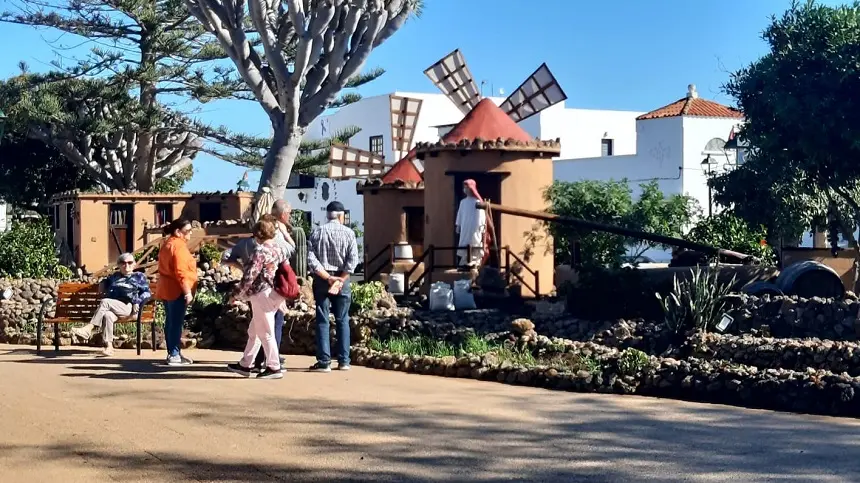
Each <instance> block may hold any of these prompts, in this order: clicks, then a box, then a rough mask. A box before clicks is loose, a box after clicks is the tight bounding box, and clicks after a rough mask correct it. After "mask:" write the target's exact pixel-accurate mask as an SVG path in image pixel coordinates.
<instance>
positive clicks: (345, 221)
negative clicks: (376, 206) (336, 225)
mask: <svg viewBox="0 0 860 483" xmlns="http://www.w3.org/2000/svg"><path fill="white" fill-rule="evenodd" d="M350 223H352V221H351V220H350V218H349V210H345V211H344V212H343V224H344V225H349V224H350Z"/></svg>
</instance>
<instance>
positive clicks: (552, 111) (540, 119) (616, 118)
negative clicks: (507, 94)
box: [520, 103, 641, 159]
mask: <svg viewBox="0 0 860 483" xmlns="http://www.w3.org/2000/svg"><path fill="white" fill-rule="evenodd" d="M639 114H641V113H639V112H633V111H601V110H596V109H568V108H566V107H565V105H564V103H559V104H556V105H555V106H552V107H550V108H548V109H545V110H544V111H543V112H541V113H540V114H538V115H537V116H533V117H531V118H529V119H526V120H525V121H523V122H522V123H520V125H521V126H522V127H523V128H524V129H525V130H526V131H527V132H528V133H529V134H531V135H532V136H535V137H539V138H541V139H556V138H560V139H561V154H560V155H559V158H561V159H570V158H593V157H598V156H600V154H601V140H602V139H604V138H607V139H612V140H613V154H614V155H625V154H636V116H638V115H639ZM536 125H538V126H539V129H540V130H539V131H538V130H537V129H536V127H537V126H536Z"/></svg>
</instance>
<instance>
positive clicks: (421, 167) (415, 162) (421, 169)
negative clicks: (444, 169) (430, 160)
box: [412, 157, 424, 176]
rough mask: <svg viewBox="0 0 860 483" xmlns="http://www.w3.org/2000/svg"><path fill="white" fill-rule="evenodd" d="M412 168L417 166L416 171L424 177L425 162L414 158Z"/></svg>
mask: <svg viewBox="0 0 860 483" xmlns="http://www.w3.org/2000/svg"><path fill="white" fill-rule="evenodd" d="M412 166H415V169H416V170H418V174H420V175H421V176H424V161H421V160H420V159H418V158H417V157H414V158H412Z"/></svg>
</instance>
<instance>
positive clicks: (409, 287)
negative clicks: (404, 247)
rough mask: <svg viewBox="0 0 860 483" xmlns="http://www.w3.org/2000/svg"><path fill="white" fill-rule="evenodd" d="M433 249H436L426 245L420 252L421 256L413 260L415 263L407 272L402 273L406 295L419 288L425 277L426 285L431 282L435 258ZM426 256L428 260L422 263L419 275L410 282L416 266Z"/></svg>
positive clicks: (419, 264) (416, 268)
mask: <svg viewBox="0 0 860 483" xmlns="http://www.w3.org/2000/svg"><path fill="white" fill-rule="evenodd" d="M435 251H436V250H435V247H434V246H433V245H428V246H427V249H426V250H424V253H422V254H421V258H419V259H418V260H417V261H416V262H415V265H413V266H412V268H410V269H409V271H408V272H406V273H405V274H403V279H404V282H405V284H406V295H411V294H412V293H413V292H414V291H415V290H416V289H417V290H420V289H421V286H422V285H424V280H425V279H427V283H428V285H429V284H430V283H432V282H433V270H432V267H433V263H434V262H435V258H436V257H435V255H434V253H435ZM428 258H429V260H430V262H429V263H428V264H425V265H424V271H423V272H422V273H421V276H420V277H418V278H417V279H415V281H414V282H411V281H410V280H412V275H414V274H415V270H418V267H420V266H421V265H422V263H424V261H425V260H427V259H428ZM428 267H429V268H428Z"/></svg>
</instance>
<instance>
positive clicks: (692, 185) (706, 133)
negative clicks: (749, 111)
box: [682, 117, 738, 216]
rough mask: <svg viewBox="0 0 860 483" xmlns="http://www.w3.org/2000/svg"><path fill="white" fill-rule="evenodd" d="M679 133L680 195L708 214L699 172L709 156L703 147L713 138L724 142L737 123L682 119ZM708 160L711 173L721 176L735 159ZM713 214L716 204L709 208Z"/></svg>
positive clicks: (703, 178) (704, 184) (705, 190)
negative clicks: (682, 182) (680, 162)
mask: <svg viewBox="0 0 860 483" xmlns="http://www.w3.org/2000/svg"><path fill="white" fill-rule="evenodd" d="M682 119H683V133H684V151H683V155H684V158H683V162H684V176H683V178H684V185H683V188H684V193H686V194H687V195H689V196H692V197H693V198H695V199H696V200H698V202H699V206H700V207H701V208H702V214H703V215H705V216H707V214H708V183H707V179H708V177H707V174H706V173H705V171H704V170H703V169H702V161H703V160H704V159H705V158H706V157H707V155H708V154H709V153H707V152H705V147H706V146H707V144H708V141H710V140H711V139H713V138H720V139H722V140H723V141H726V140H727V138H728V135H729V132H730V131H731V129H732V126H735V125H736V124H737V123H738V120H737V119H721V118H707V117H684V118H682ZM711 160H712V162H715V164H712V166H711V169H712V170H714V171H715V172H717V173H723V172H725V170H726V169H731V167H732V165H733V164H734V161H735V158H734V155H733V154H731V153H730V154H729V155H728V156H726V155H725V154H716V153H711ZM712 211H713V213H718V212H719V211H720V207H718V206H717V205H716V204H713V206H712Z"/></svg>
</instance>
